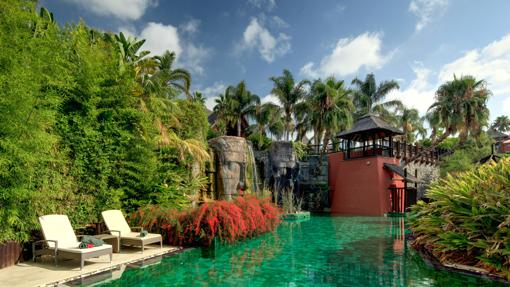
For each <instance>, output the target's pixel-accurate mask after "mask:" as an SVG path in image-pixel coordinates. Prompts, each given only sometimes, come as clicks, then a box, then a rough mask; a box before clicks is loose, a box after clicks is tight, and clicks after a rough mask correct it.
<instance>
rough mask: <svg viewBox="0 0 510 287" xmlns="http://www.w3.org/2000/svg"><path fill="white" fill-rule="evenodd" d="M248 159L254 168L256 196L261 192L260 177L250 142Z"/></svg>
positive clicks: (254, 190)
mask: <svg viewBox="0 0 510 287" xmlns="http://www.w3.org/2000/svg"><path fill="white" fill-rule="evenodd" d="M248 158H249V163H250V164H251V166H252V168H253V192H254V193H255V194H258V192H259V187H260V185H259V175H258V171H257V164H256V162H255V154H254V153H253V145H252V144H251V143H250V142H248Z"/></svg>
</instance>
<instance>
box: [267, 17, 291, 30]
mask: <svg viewBox="0 0 510 287" xmlns="http://www.w3.org/2000/svg"><path fill="white" fill-rule="evenodd" d="M271 23H272V24H273V25H275V26H276V27H277V28H288V27H289V23H287V22H285V20H283V19H282V18H280V17H278V16H273V17H271Z"/></svg>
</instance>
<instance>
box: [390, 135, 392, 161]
mask: <svg viewBox="0 0 510 287" xmlns="http://www.w3.org/2000/svg"><path fill="white" fill-rule="evenodd" d="M390 157H393V136H392V135H390Z"/></svg>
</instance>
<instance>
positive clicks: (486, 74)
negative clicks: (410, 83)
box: [439, 34, 510, 95]
mask: <svg viewBox="0 0 510 287" xmlns="http://www.w3.org/2000/svg"><path fill="white" fill-rule="evenodd" d="M454 74H455V75H457V76H461V75H472V76H474V77H476V78H477V79H484V80H486V81H487V83H488V85H489V88H490V89H491V91H492V92H493V93H494V94H495V95H499V94H510V85H509V84H508V83H510V34H508V35H506V36H504V37H503V38H501V39H499V40H497V41H494V42H492V43H490V44H489V45H487V46H485V47H484V48H482V49H474V50H470V51H467V52H465V53H464V55H463V56H462V57H460V58H458V59H456V60H454V61H452V62H451V63H449V64H446V65H444V66H443V68H442V69H441V71H440V72H439V81H440V82H445V81H449V80H451V79H453V75H454Z"/></svg>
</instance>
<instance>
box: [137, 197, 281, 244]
mask: <svg viewBox="0 0 510 287" xmlns="http://www.w3.org/2000/svg"><path fill="white" fill-rule="evenodd" d="M280 215H281V211H280V210H279V209H278V207H277V206H275V205H274V204H272V203H271V201H270V200H269V199H258V198H256V197H254V196H250V195H246V196H244V197H237V198H236V199H234V200H233V201H222V200H220V201H215V202H206V203H204V204H202V205H201V206H200V207H197V208H194V209H188V210H184V211H182V212H179V211H177V210H175V209H172V208H170V209H169V208H164V207H161V206H147V207H143V208H140V209H139V210H138V211H136V212H135V213H133V214H132V215H131V220H132V222H133V224H136V225H138V226H143V227H144V229H146V230H149V231H153V232H157V233H161V234H163V236H164V237H165V239H166V240H168V242H169V243H170V244H172V245H179V246H183V245H184V246H209V245H211V244H213V242H214V240H215V239H217V240H218V241H220V242H229V243H233V242H235V241H238V240H241V239H245V238H251V237H253V236H257V235H260V234H262V233H265V232H268V231H272V230H274V229H275V228H276V227H277V226H278V224H279V223H280Z"/></svg>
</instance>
